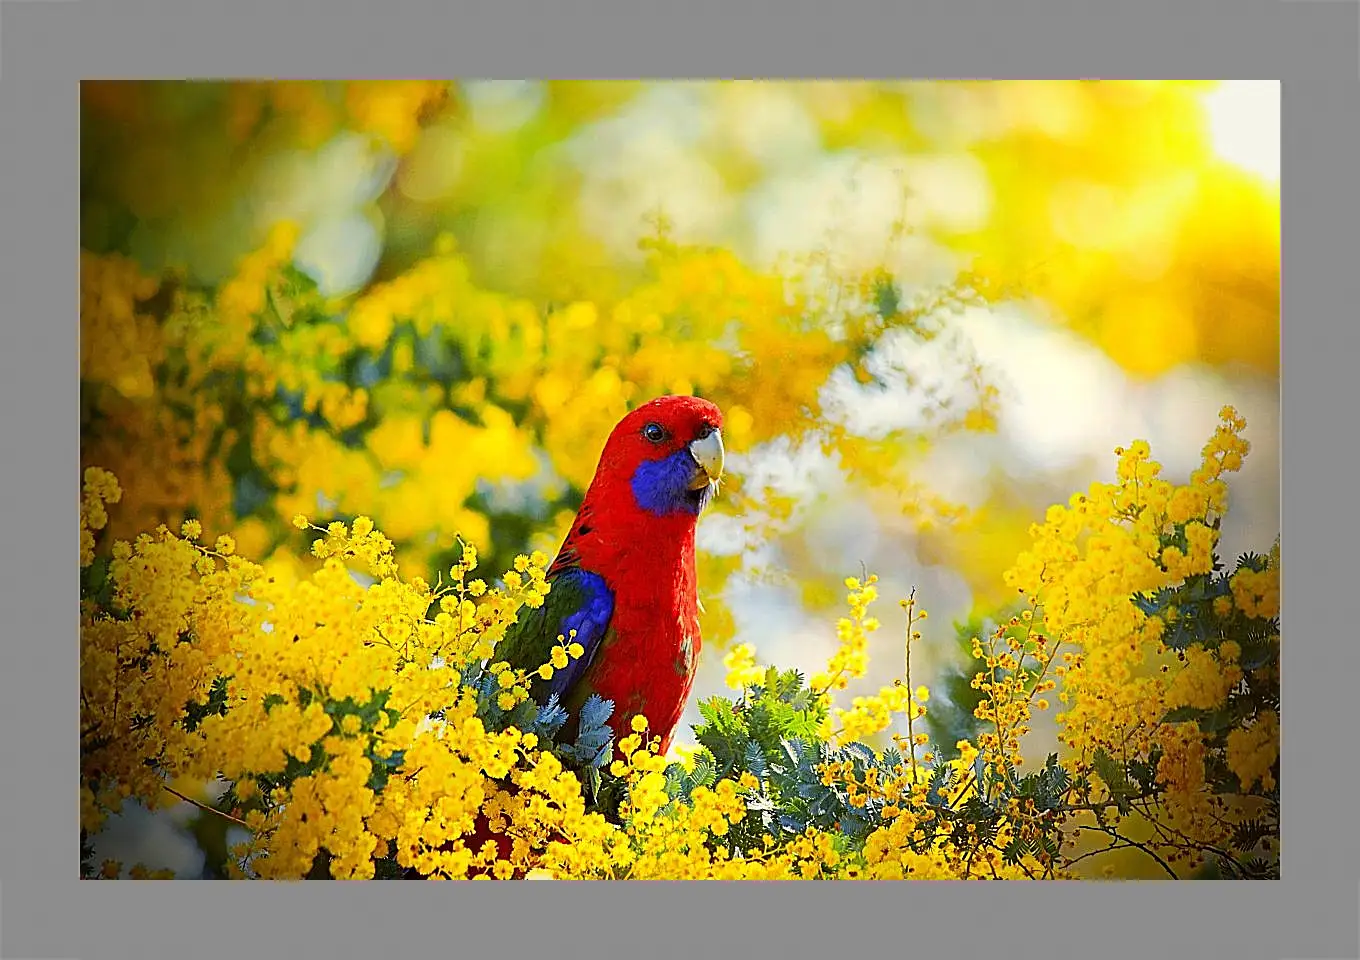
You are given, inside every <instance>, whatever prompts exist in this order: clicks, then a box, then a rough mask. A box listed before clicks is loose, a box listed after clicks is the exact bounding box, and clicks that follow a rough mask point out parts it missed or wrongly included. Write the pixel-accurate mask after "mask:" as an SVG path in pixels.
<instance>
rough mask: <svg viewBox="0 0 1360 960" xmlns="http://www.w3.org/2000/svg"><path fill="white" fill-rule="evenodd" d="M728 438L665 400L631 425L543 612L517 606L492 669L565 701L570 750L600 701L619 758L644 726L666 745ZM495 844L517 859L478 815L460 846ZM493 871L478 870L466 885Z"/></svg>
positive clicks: (708, 419) (691, 668) (615, 448)
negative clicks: (515, 673)
mask: <svg viewBox="0 0 1360 960" xmlns="http://www.w3.org/2000/svg"><path fill="white" fill-rule="evenodd" d="M722 426H723V416H722V411H721V410H720V409H719V408H718V406H717V405H716V404H713V403H711V402H710V401H708V400H704V399H702V398H699V397H694V396H663V397H658V398H656V399H654V400H650V401H648V402H646V403H644V404H642V405H640V406H638V407H637V408H635V409H633V410H632V411H630V412H629V413H628V414H626V415H625V416H624V417H623V419H621V420H620V421H619V422H618V424H617V425H616V426H615V427H614V429H613V430H612V431H611V432H610V434H609V436H608V438H607V439H606V441H605V444H604V449H603V451H602V452H601V454H600V459H599V463H598V465H597V467H596V470H595V474H594V479H593V480H592V481H591V483H590V485H589V487H588V488H587V489H586V493H585V497H584V498H583V500H582V502H581V507H580V509H579V510H578V511H577V513H576V517H575V519H574V520H573V521H572V523H571V526H570V527H569V528H568V532H567V534H566V536H565V538H564V539H563V541H562V545H561V547H560V548H559V549H558V552H557V555H556V557H555V558H554V560H553V561H552V563H551V564H550V565H549V566H548V570H547V573H546V575H545V577H546V580H547V582H548V584H549V589H548V594H547V596H546V597H545V598H544V601H543V603H542V605H541V606H539V607H537V608H522V609H521V611H520V614H519V617H518V619H517V620H516V622H515V623H513V624H512V625H511V626H510V627H509V628H508V629H507V630H506V633H505V635H504V636H503V637H502V638H501V640H500V642H499V643H497V645H496V648H495V653H494V659H495V660H497V661H501V662H504V663H506V664H508V665H509V666H510V667H511V668H512V669H515V670H519V671H524V672H525V673H527V674H528V675H529V676H530V677H531V678H533V680H532V682H531V685H530V689H529V693H530V696H532V697H533V698H534V699H535V700H536V701H537V702H538V703H540V704H546V703H547V702H548V700H549V699H550V698H551V697H552V696H553V695H554V694H556V695H557V700H558V703H559V705H560V706H562V708H563V709H564V710H565V711H566V712H567V718H568V719H567V721H566V723H565V724H564V725H563V727H562V729H561V731H560V732H559V735H558V736H559V737H561V738H564V739H565V740H566V741H567V742H570V740H571V739H572V738H573V737H574V734H575V731H576V728H577V725H578V724H579V720H580V711H581V708H582V706H584V704H585V703H586V701H587V700H588V699H589V698H590V696H591V695H592V694H598V695H599V696H600V697H601V698H603V699H605V700H609V701H612V702H613V704H614V710H613V712H612V713H611V714H610V716H609V719H608V721H607V723H608V725H609V727H610V729H611V730H612V731H613V734H614V744H615V747H616V749H617V745H618V744H619V742H620V740H622V739H624V738H625V737H627V736H628V735H629V734H630V733H632V732H633V731H632V726H631V725H632V721H633V718H634V717H635V716H638V715H639V714H640V715H642V716H644V717H646V720H647V736H648V738H649V739H650V738H656V739H657V740H658V741H659V752H661V753H663V754H664V753H665V752H666V750H667V749H668V748H669V746H670V743H671V739H672V737H673V736H674V733H675V728H676V726H677V725H678V724H679V722H680V716H681V714H682V713H683V712H684V709H685V703H686V701H687V700H688V699H689V695H690V692H691V689H692V687H693V685H694V672H695V668H696V666H697V663H698V656H699V649H700V645H701V638H700V634H699V612H700V609H701V608H700V605H699V598H698V592H697V588H696V574H695V565H694V544H695V531H696V527H697V523H698V519H699V515H700V514H701V513H703V511H704V509H705V508H706V507H707V506H708V505H709V503H710V502H711V500H712V498H713V496H714V495H715V494H716V492H717V489H718V483H719V481H720V480H721V479H722V476H723V468H724V460H725V453H724V449H723V437H722ZM573 632H574V633H573ZM559 637H560V638H562V639H561V640H559ZM570 643H578V644H580V645H581V647H582V652H581V655H580V656H579V657H577V658H575V659H573V660H570V661H569V662H568V664H567V666H566V667H565V668H563V669H560V670H555V671H554V672H553V674H552V676H551V677H550V678H548V679H544V678H542V677H541V676H538V674H537V670H538V668H539V667H541V666H542V665H543V664H545V663H549V662H550V661H551V659H552V648H553V647H554V646H557V645H559V644H570ZM499 786H500V789H502V790H505V791H506V792H508V793H512V794H513V793H515V792H516V790H515V788H514V786H513V785H511V784H507V783H502V784H500V785H499ZM487 841H491V842H493V843H495V844H496V847H497V850H498V854H497V855H498V857H499V858H500V859H506V858H508V857H509V855H510V851H511V838H510V837H509V836H507V835H506V834H504V833H502V832H499V831H498V830H493V829H492V827H491V825H490V822H489V820H488V818H487V816H486V815H485V814H479V815H478V816H477V818H476V820H475V822H474V825H473V829H472V831H471V833H470V834H468V835H466V836H465V837H463V842H464V843H465V844H466V846H467V848H468V849H470V850H474V851H477V850H481V849H482V847H483V845H484V844H485V843H486V842H487ZM452 843H453V841H452V840H451V841H449V843H448V844H446V845H445V846H444V847H443V848H442V849H452ZM485 873H486V871H485V870H482V869H479V868H475V867H474V868H471V869H470V870H469V873H468V877H469V878H472V877H475V876H478V875H479V874H485ZM404 876H405V877H406V878H408V879H417V878H419V876H420V874H419V873H418V871H416V870H414V869H412V870H408V871H406V873H405V874H404ZM516 876H519V874H516Z"/></svg>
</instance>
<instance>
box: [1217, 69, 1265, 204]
mask: <svg viewBox="0 0 1360 960" xmlns="http://www.w3.org/2000/svg"><path fill="white" fill-rule="evenodd" d="M1204 110H1205V113H1206V114H1207V118H1208V122H1209V136H1210V139H1211V140H1212V141H1213V145H1214V152H1215V153H1217V154H1218V155H1219V156H1220V157H1222V158H1223V159H1224V160H1226V161H1228V162H1229V163H1232V164H1235V165H1236V166H1238V167H1241V168H1242V169H1243V170H1248V171H1250V172H1251V173H1254V174H1256V175H1257V176H1258V177H1260V178H1261V179H1263V180H1265V181H1267V182H1270V183H1278V182H1279V179H1280V84H1279V81H1277V80H1225V81H1224V82H1223V83H1221V84H1219V85H1218V86H1217V87H1216V88H1215V89H1214V90H1213V91H1211V92H1210V93H1208V94H1207V95H1206V96H1205V97H1204Z"/></svg>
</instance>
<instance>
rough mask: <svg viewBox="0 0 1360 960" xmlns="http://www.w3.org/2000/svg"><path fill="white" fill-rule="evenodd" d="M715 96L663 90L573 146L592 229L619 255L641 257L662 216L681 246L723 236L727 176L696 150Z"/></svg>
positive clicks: (570, 151) (684, 88)
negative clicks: (644, 240)
mask: <svg viewBox="0 0 1360 960" xmlns="http://www.w3.org/2000/svg"><path fill="white" fill-rule="evenodd" d="M708 96H709V94H708V93H707V92H706V91H705V90H704V88H702V87H698V86H694V85H690V84H664V85H662V86H659V87H656V88H654V89H652V90H651V91H649V92H647V93H645V94H643V95H642V96H641V97H639V98H638V100H637V101H635V102H634V103H632V104H630V105H629V106H628V107H626V108H625V109H624V110H623V111H622V112H620V113H619V114H617V115H615V116H613V117H611V118H609V119H607V120H602V121H600V122H598V123H594V124H591V125H590V126H589V127H587V128H585V129H583V130H582V131H581V132H580V133H578V134H577V135H576V136H575V137H573V138H572V139H571V140H570V141H569V142H568V144H567V146H566V156H567V157H568V158H569V159H571V160H572V161H574V163H575V164H576V166H577V168H578V169H579V171H580V173H581V176H582V178H583V182H582V184H581V190H580V194H579V197H578V204H579V207H580V211H581V216H582V219H583V221H584V223H585V226H586V227H587V229H589V230H590V232H591V233H592V234H594V235H595V236H597V237H599V238H601V239H602V240H603V241H604V242H606V243H607V244H609V245H610V246H611V247H612V248H613V249H614V251H615V253H616V254H618V255H619V256H621V257H625V258H633V257H636V256H637V255H638V251H637V240H638V238H639V237H640V236H643V235H645V233H646V232H647V230H648V226H647V220H648V218H649V217H651V216H654V215H655V214H656V213H657V212H658V211H662V212H664V213H665V215H666V216H667V217H668V218H669V219H670V221H671V225H672V228H673V235H674V236H675V238H676V239H677V240H678V241H681V242H686V241H693V240H700V239H711V238H712V237H715V236H721V235H722V233H723V230H722V228H723V226H724V224H725V223H726V222H727V219H728V217H729V214H730V212H731V206H732V202H731V198H730V197H729V196H728V194H727V188H726V184H725V183H724V181H723V179H722V176H721V175H720V174H719V173H718V171H717V170H716V169H715V168H714V167H713V165H712V164H710V163H709V162H708V160H707V159H706V158H705V157H704V156H703V155H702V154H701V153H700V152H699V151H697V150H696V149H694V144H695V142H696V141H698V140H699V139H700V138H701V137H703V136H705V135H706V133H707V131H708V130H709V129H710V126H711V124H712V122H713V120H712V112H711V111H710V110H709V109H708V107H707V98H708Z"/></svg>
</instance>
